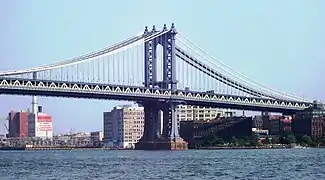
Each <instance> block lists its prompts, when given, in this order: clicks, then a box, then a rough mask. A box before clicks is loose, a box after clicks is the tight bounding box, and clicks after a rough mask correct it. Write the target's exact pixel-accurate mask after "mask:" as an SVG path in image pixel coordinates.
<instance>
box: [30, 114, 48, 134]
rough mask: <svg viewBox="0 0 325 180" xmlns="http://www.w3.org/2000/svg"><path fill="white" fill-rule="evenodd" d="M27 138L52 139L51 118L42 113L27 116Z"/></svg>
mask: <svg viewBox="0 0 325 180" xmlns="http://www.w3.org/2000/svg"><path fill="white" fill-rule="evenodd" d="M28 136H29V137H40V138H52V137H53V124H52V117H51V116H50V115H47V114H44V113H37V115H35V114H30V115H29V116H28Z"/></svg>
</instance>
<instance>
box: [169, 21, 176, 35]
mask: <svg viewBox="0 0 325 180" xmlns="http://www.w3.org/2000/svg"><path fill="white" fill-rule="evenodd" d="M170 31H171V32H172V33H175V34H176V33H177V31H176V28H175V24H174V23H172V27H171V29H170Z"/></svg>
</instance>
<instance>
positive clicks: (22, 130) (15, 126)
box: [8, 111, 30, 137]
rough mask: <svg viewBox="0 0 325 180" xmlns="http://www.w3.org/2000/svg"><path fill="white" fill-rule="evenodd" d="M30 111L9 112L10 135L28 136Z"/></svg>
mask: <svg viewBox="0 0 325 180" xmlns="http://www.w3.org/2000/svg"><path fill="white" fill-rule="evenodd" d="M29 114H30V113H29V112H23V111H21V112H15V111H11V112H9V117H8V119H9V133H8V137H27V136H28V116H29Z"/></svg>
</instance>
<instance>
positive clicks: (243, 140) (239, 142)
mask: <svg viewBox="0 0 325 180" xmlns="http://www.w3.org/2000/svg"><path fill="white" fill-rule="evenodd" d="M237 143H238V145H239V146H245V145H246V143H247V140H245V139H242V138H240V139H238V140H237Z"/></svg>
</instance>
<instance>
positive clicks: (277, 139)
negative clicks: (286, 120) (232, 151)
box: [202, 134, 325, 147]
mask: <svg viewBox="0 0 325 180" xmlns="http://www.w3.org/2000/svg"><path fill="white" fill-rule="evenodd" d="M259 139H260V138H259V136H257V135H252V136H250V137H248V136H246V137H234V136H233V137H232V138H222V137H218V136H216V135H214V134H211V135H208V136H205V137H203V144H202V146H203V147H212V146H261V145H266V144H293V143H296V144H301V145H303V146H310V147H319V146H322V147H324V146H325V137H324V138H311V137H310V136H308V135H296V136H295V135H293V134H284V135H281V136H270V137H266V138H261V140H259Z"/></svg>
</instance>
